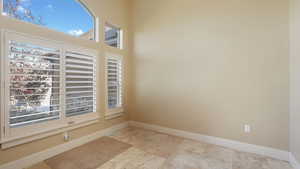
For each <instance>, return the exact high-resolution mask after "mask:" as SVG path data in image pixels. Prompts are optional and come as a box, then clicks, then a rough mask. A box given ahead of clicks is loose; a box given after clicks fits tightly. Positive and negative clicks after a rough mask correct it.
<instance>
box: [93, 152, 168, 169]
mask: <svg viewBox="0 0 300 169" xmlns="http://www.w3.org/2000/svg"><path fill="white" fill-rule="evenodd" d="M164 161H165V159H164V158H161V157H159V156H155V155H152V154H149V153H146V152H144V151H142V150H139V149H137V148H130V149H129V150H127V151H126V152H123V153H121V154H120V155H118V156H116V157H115V158H113V159H112V160H110V161H108V162H106V163H105V164H104V165H102V166H101V167H99V168H98V169H160V168H161V166H162V164H163V163H164Z"/></svg>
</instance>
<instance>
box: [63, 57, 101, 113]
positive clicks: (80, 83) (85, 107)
mask: <svg viewBox="0 0 300 169" xmlns="http://www.w3.org/2000/svg"><path fill="white" fill-rule="evenodd" d="M95 63H96V58H95V56H93V55H90V54H86V53H84V52H72V51H67V52H66V59H65V72H66V75H65V83H66V85H65V88H66V90H65V93H66V96H65V99H66V116H67V117H70V116H75V115H82V114H87V113H92V112H96V75H95V74H96V64H95Z"/></svg>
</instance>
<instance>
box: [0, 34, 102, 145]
mask: <svg viewBox="0 0 300 169" xmlns="http://www.w3.org/2000/svg"><path fill="white" fill-rule="evenodd" d="M0 38H1V46H0V47H1V56H0V66H1V74H0V79H1V90H0V99H1V100H5V102H1V106H0V108H1V109H0V110H1V112H0V117H1V132H0V133H1V135H0V136H1V137H0V144H1V143H2V144H3V143H4V144H7V143H8V144H11V143H10V142H12V141H15V140H19V139H23V138H26V137H30V136H34V135H38V134H43V133H44V134H45V133H48V132H51V131H52V132H53V131H55V130H59V129H63V128H68V127H72V128H74V127H75V128H76V126H82V125H83V124H84V123H88V124H90V123H91V121H97V120H98V119H99V118H100V115H99V111H98V106H97V107H96V108H95V110H96V111H94V112H91V113H87V114H82V115H77V116H72V117H66V115H65V107H66V104H65V98H66V95H65V90H66V88H65V84H66V80H65V71H64V65H65V60H66V59H65V58H66V55H65V52H66V51H78V52H81V53H87V54H89V55H91V56H93V57H94V59H95V60H96V63H95V72H94V76H95V85H97V70H98V66H97V65H98V57H97V56H98V52H97V51H96V50H93V49H86V48H81V47H77V46H73V45H69V44H65V43H63V42H59V41H53V40H49V39H45V38H41V37H36V36H31V35H27V34H23V33H18V32H13V31H8V30H1V36H0ZM10 40H15V41H17V42H24V43H30V44H36V45H39V46H41V47H49V48H55V49H59V50H60V56H61V61H60V90H61V91H60V97H59V98H60V106H61V109H60V118H59V119H57V120H52V121H45V122H41V123H36V124H30V125H25V126H21V127H17V128H15V129H12V128H11V127H10V125H9V113H10V112H9V103H8V102H9V101H8V98H9V95H8V94H9V85H10V82H9V81H8V80H7V78H8V73H9V69H8V68H9V66H8V64H7V62H8V61H9V59H8V58H7V56H8V52H9V49H8V48H7V47H8V46H7V45H8V42H9V41H10ZM40 44H41V45H40ZM45 44H46V45H45ZM95 88H97V87H95ZM97 92H98V90H96V91H95V94H94V96H95V101H94V104H95V105H97V101H98V99H99V98H97V97H98V94H97ZM37 128H38V129H39V130H37Z"/></svg>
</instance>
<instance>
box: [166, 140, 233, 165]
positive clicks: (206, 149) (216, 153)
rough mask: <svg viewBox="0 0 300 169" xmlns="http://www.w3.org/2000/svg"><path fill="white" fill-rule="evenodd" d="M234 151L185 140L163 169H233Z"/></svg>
mask: <svg viewBox="0 0 300 169" xmlns="http://www.w3.org/2000/svg"><path fill="white" fill-rule="evenodd" d="M232 154H233V150H230V149H226V148H223V147H219V146H214V145H210V144H205V143H201V142H197V141H192V140H184V141H183V143H182V144H180V146H179V147H178V150H177V152H176V153H175V154H173V155H172V156H171V157H170V158H169V159H168V160H167V161H166V163H165V165H164V167H163V169H231V168H232Z"/></svg>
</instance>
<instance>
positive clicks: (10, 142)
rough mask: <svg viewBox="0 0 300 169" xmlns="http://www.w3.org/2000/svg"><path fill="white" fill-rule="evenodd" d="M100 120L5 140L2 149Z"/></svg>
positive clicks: (2, 142) (96, 120)
mask: <svg viewBox="0 0 300 169" xmlns="http://www.w3.org/2000/svg"><path fill="white" fill-rule="evenodd" d="M98 121H99V119H94V120H90V121H85V122H82V123H77V124H73V125H69V126H67V127H64V128H60V129H56V130H51V131H48V132H44V133H41V134H37V135H33V136H29V137H25V138H20V139H15V140H6V141H5V140H4V141H1V149H7V148H10V147H13V146H17V145H20V144H24V143H28V142H32V141H35V140H38V139H42V138H45V137H49V136H52V135H56V134H60V133H63V132H66V131H69V130H74V129H77V128H80V127H84V126H88V125H91V124H94V123H97V122H98Z"/></svg>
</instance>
